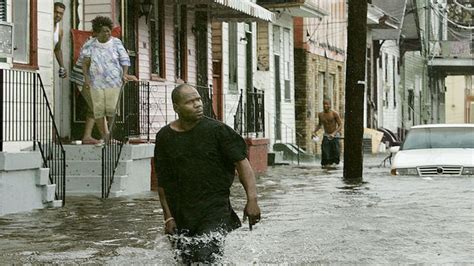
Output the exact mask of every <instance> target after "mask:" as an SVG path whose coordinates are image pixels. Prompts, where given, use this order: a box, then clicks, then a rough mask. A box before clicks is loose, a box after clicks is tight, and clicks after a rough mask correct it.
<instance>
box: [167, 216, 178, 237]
mask: <svg viewBox="0 0 474 266" xmlns="http://www.w3.org/2000/svg"><path fill="white" fill-rule="evenodd" d="M165 234H166V235H174V234H176V222H175V221H174V219H173V220H170V221H168V222H167V223H165Z"/></svg>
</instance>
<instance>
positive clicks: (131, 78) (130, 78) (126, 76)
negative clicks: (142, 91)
mask: <svg viewBox="0 0 474 266" xmlns="http://www.w3.org/2000/svg"><path fill="white" fill-rule="evenodd" d="M122 80H123V82H128V81H138V79H137V77H136V76H135V75H129V74H123V76H122Z"/></svg>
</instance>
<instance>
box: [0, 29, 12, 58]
mask: <svg viewBox="0 0 474 266" xmlns="http://www.w3.org/2000/svg"><path fill="white" fill-rule="evenodd" d="M0 57H13V24H12V23H8V22H3V21H0Z"/></svg>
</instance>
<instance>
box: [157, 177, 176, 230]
mask: <svg viewBox="0 0 474 266" xmlns="http://www.w3.org/2000/svg"><path fill="white" fill-rule="evenodd" d="M158 195H159V197H160V204H161V208H162V209H163V216H164V219H165V234H174V233H176V222H175V220H174V218H173V215H171V211H170V208H169V206H168V202H167V201H166V194H165V190H164V189H163V188H162V187H160V186H159V185H158ZM166 221H167V222H166Z"/></svg>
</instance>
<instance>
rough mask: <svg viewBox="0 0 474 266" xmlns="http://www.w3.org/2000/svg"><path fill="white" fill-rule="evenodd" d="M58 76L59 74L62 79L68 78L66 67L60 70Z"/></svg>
mask: <svg viewBox="0 0 474 266" xmlns="http://www.w3.org/2000/svg"><path fill="white" fill-rule="evenodd" d="M58 74H59V77H60V78H62V79H63V78H67V72H66V69H65V68H64V67H60V68H59V71H58Z"/></svg>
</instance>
